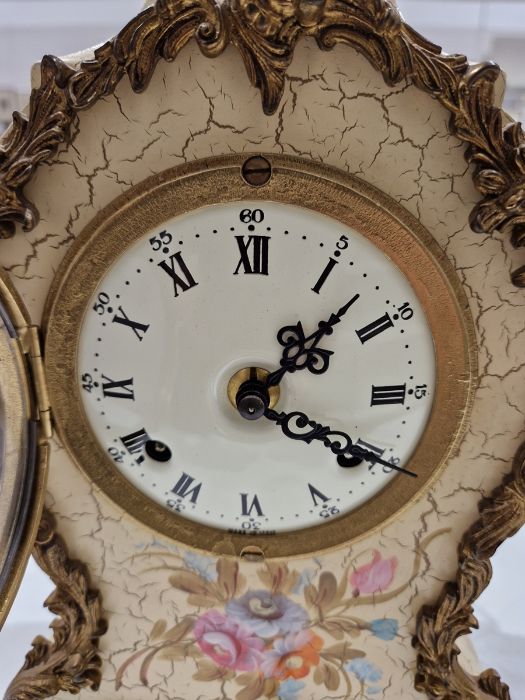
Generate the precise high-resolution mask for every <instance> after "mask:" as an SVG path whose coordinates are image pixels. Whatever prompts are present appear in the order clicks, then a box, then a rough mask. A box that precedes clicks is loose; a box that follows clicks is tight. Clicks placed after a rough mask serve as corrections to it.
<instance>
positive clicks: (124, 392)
mask: <svg viewBox="0 0 525 700" xmlns="http://www.w3.org/2000/svg"><path fill="white" fill-rule="evenodd" d="M102 379H103V380H104V383H103V384H102V391H103V393H104V397H111V398H114V399H131V400H132V401H135V393H134V391H133V379H121V380H119V381H117V382H115V381H113V379H109V378H108V377H105V376H104V375H102Z"/></svg>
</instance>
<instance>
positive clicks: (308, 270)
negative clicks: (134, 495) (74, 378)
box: [78, 200, 436, 533]
mask: <svg viewBox="0 0 525 700" xmlns="http://www.w3.org/2000/svg"><path fill="white" fill-rule="evenodd" d="M350 301H351V302H352V303H351V305H350V304H348V302H350ZM345 305H347V306H348V308H346V309H345V313H344V315H342V316H341V318H340V319H338V322H337V324H336V325H334V326H333V328H331V329H330V333H326V334H325V335H323V337H322V338H321V339H320V340H319V342H318V344H317V348H318V349H321V351H323V350H326V351H330V352H331V353H333V354H332V355H330V356H329V367H328V369H327V371H326V372H324V373H322V374H316V373H315V371H314V372H309V371H308V370H305V371H296V372H293V373H291V372H286V373H285V374H284V376H283V378H282V380H281V382H280V398H279V401H278V405H277V407H276V410H279V411H287V412H291V411H304V412H305V413H307V414H308V416H309V417H310V418H311V419H313V420H315V421H317V422H319V423H322V424H323V425H329V426H330V427H331V429H332V430H336V431H337V430H339V431H344V432H346V433H348V435H349V436H350V437H351V439H352V441H353V442H354V443H355V444H356V445H358V446H360V447H361V448H363V449H365V450H367V451H368V453H370V456H369V459H362V460H360V459H356V458H350V459H348V458H343V459H339V461H338V459H337V457H336V455H334V454H333V453H332V452H331V451H330V450H327V449H326V448H325V447H324V446H323V445H322V443H320V442H312V443H311V444H305V443H304V442H298V441H292V440H289V439H287V438H286V437H285V435H283V433H282V431H281V430H279V429H278V428H277V427H276V426H275V424H274V423H272V422H271V421H269V420H267V419H266V418H265V417H262V418H260V419H259V420H254V421H249V420H245V419H244V418H243V416H242V415H241V414H240V413H239V411H238V410H237V409H236V408H235V407H234V406H233V405H232V402H231V401H230V400H229V397H228V386H229V384H230V381H231V380H232V377H234V376H235V375H236V373H238V372H239V371H240V370H243V369H246V370H247V371H249V370H250V368H263V369H265V370H267V371H270V372H272V371H274V370H276V369H278V368H279V361H280V359H281V356H282V353H283V344H280V343H279V342H278V338H277V334H278V331H279V330H280V329H281V328H283V327H286V326H290V327H293V326H296V324H298V322H300V323H301V330H302V331H304V335H305V336H309V335H310V334H312V333H315V331H317V330H318V328H319V326H318V324H319V323H320V322H323V321H328V320H329V319H330V317H331V314H335V313H337V311H338V310H339V309H341V307H344V306H345ZM435 364H436V362H435V353H434V346H433V339H432V333H431V330H430V328H429V325H428V322H427V319H426V316H425V311H424V310H423V308H422V306H421V304H420V302H419V300H418V298H417V296H416V294H415V292H414V290H413V288H412V287H411V285H410V283H409V282H408V280H407V279H406V277H405V276H404V275H403V274H402V272H401V271H400V270H399V268H398V267H397V266H396V265H395V264H394V263H393V262H392V260H390V259H389V258H388V257H387V256H386V255H385V254H384V253H383V252H382V251H381V250H379V249H378V248H377V247H376V246H374V245H373V244H372V243H371V242H370V241H369V240H367V239H366V238H365V237H364V236H363V235H361V234H360V233H359V232H357V231H356V230H354V229H353V228H350V227H349V226H347V225H344V224H342V223H341V222H340V221H337V220H335V219H333V218H330V217H328V216H325V215H322V214H319V213H317V212H314V211H311V210H307V209H304V208H301V207H299V206H295V205H290V204H283V203H277V202H272V201H264V200H263V201H240V202H230V203H223V204H216V205H214V206H207V207H202V208H200V209H197V210H196V211H193V212H191V213H188V214H185V215H182V216H178V217H175V218H172V219H169V220H166V221H164V222H162V224H161V225H159V226H157V227H155V228H153V229H151V230H149V231H144V232H143V235H142V237H140V238H139V239H138V240H137V242H136V243H135V244H134V245H133V246H131V247H130V248H129V249H127V250H126V251H125V252H124V253H123V254H122V255H121V256H120V257H119V258H118V259H117V260H116V261H115V263H114V264H113V265H112V267H111V268H110V270H109V271H108V272H107V273H106V274H105V276H104V277H103V278H102V279H101V280H100V282H99V284H98V286H97V288H96V290H95V292H94V294H93V295H92V297H91V300H90V301H89V303H88V305H87V307H86V312H85V316H84V319H83V323H82V328H81V332H80V340H79V349H78V381H79V382H80V384H81V386H82V391H81V396H82V402H83V406H84V409H85V412H86V414H87V418H88V421H89V424H90V426H91V428H92V431H93V433H94V435H95V437H96V439H97V441H98V442H99V444H100V445H101V446H102V448H103V449H104V451H105V452H106V453H107V455H108V456H109V457H110V458H111V459H112V461H113V462H114V465H115V467H116V468H117V469H118V470H119V471H120V472H121V473H122V474H123V475H124V476H125V477H126V479H128V480H129V481H131V482H132V483H133V484H134V486H135V487H136V488H137V489H139V490H140V491H141V492H143V493H144V494H146V495H147V496H148V497H150V498H152V499H154V500H155V501H157V502H158V503H159V504H161V505H162V506H164V507H165V508H167V509H169V510H173V511H175V512H177V513H179V514H181V515H183V516H185V517H187V518H190V519H192V520H195V521H198V522H200V523H202V524H205V525H209V526H213V527H216V528H221V529H225V530H230V531H240V532H256V533H274V532H280V531H289V530H295V529H300V528H304V527H308V526H312V525H316V524H318V523H320V522H323V521H325V520H327V519H331V518H335V517H338V516H340V515H343V514H345V513H348V512H350V511H352V510H353V509H355V508H356V507H358V506H360V505H362V504H363V503H364V502H366V501H368V500H370V499H371V498H373V497H374V495H375V494H377V493H378V492H379V491H380V490H382V489H383V488H384V487H385V486H387V485H388V483H389V482H390V481H391V480H392V479H393V478H394V477H396V478H408V477H406V476H401V477H397V476H396V472H395V471H393V470H392V469H391V468H390V467H388V466H386V464H391V465H394V466H396V465H400V466H402V467H408V466H410V469H411V470H412V471H414V472H415V473H417V472H418V464H417V462H412V461H411V455H412V454H413V452H414V449H415V447H416V445H417V444H418V442H419V440H420V438H421V436H422V434H423V432H424V430H425V426H426V425H427V421H428V418H429V415H430V411H431V407H432V403H433V397H434V391H435V381H436V372H435ZM318 366H319V365H318ZM314 370H315V367H314ZM374 455H375V456H377V457H378V458H380V459H381V460H382V461H383V462H385V463H386V464H377V463H374V461H373V456H374ZM345 460H346V461H345ZM341 464H345V465H346V468H345V467H344V466H341ZM349 464H351V465H352V466H350V467H348V465H349Z"/></svg>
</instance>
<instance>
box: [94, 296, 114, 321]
mask: <svg viewBox="0 0 525 700" xmlns="http://www.w3.org/2000/svg"><path fill="white" fill-rule="evenodd" d="M109 302H110V298H109V295H108V294H106V292H100V294H99V295H98V297H97V301H96V303H95V304H94V305H93V311H96V312H97V314H98V315H99V316H104V314H105V313H106V311H109V312H110V313H111V310H110V308H109Z"/></svg>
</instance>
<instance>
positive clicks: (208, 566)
mask: <svg viewBox="0 0 525 700" xmlns="http://www.w3.org/2000/svg"><path fill="white" fill-rule="evenodd" d="M184 563H185V564H186V566H187V567H188V569H189V570H190V571H194V572H195V573H196V574H199V576H200V577H201V578H203V579H204V580H205V581H216V580H217V569H216V562H215V559H212V558H211V557H205V556H203V555H202V554H197V552H185V553H184Z"/></svg>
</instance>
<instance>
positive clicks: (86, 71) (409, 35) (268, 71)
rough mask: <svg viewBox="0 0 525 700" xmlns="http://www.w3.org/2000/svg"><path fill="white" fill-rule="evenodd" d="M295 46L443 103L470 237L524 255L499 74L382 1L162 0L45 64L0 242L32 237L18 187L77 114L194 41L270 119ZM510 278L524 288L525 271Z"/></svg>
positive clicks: (5, 174) (10, 164) (4, 160)
mask: <svg viewBox="0 0 525 700" xmlns="http://www.w3.org/2000/svg"><path fill="white" fill-rule="evenodd" d="M301 36H311V37H314V38H315V39H316V40H317V43H318V45H319V47H320V48H321V49H324V50H328V49H332V48H333V47H334V46H335V45H336V44H339V43H344V44H349V45H351V46H353V47H354V48H355V49H357V50H358V51H359V52H361V53H362V54H363V55H364V56H365V57H366V58H367V59H368V61H370V63H371V64H372V65H373V66H374V67H375V68H376V69H377V70H379V71H380V72H381V74H382V75H383V78H384V79H385V81H386V82H387V83H388V84H389V85H395V84H397V83H399V82H401V81H403V80H406V81H408V82H412V83H414V84H415V85H416V86H417V87H419V88H421V89H422V90H424V91H425V92H427V93H429V94H431V95H433V96H434V97H435V98H436V99H438V100H439V101H440V102H441V104H442V105H443V106H445V107H446V108H447V109H448V110H449V111H450V112H451V121H450V128H451V132H452V133H453V134H455V135H456V136H457V137H458V138H459V139H461V140H462V141H463V142H464V143H466V144H467V145H468V149H467V151H466V154H465V156H466V159H467V161H468V162H469V163H470V164H472V165H473V167H474V182H475V185H476V187H477V188H478V190H479V191H480V192H481V194H482V195H483V197H484V198H483V200H482V201H481V202H479V203H478V204H477V205H476V207H475V209H474V211H473V212H472V215H471V226H472V228H473V229H474V230H475V231H478V232H481V233H493V232H494V231H496V230H498V231H502V232H504V233H507V234H509V235H510V236H511V240H512V243H513V244H514V245H515V246H516V247H521V246H523V245H525V136H524V134H523V131H522V129H521V126H520V124H518V123H514V122H512V121H510V119H509V118H508V117H507V116H506V115H505V114H504V112H503V111H502V110H501V108H500V107H499V106H498V105H497V103H496V96H495V87H494V86H495V83H496V81H497V80H498V78H499V76H500V69H499V68H498V67H497V66H496V65H494V64H491V63H485V64H480V65H477V66H469V64H468V62H467V59H466V58H465V57H464V56H461V55H453V56H447V55H445V54H442V53H441V49H440V48H439V47H438V46H435V45H434V44H432V43H430V42H429V41H427V40H426V39H424V38H423V37H421V36H420V35H419V34H418V33H417V32H416V31H414V30H413V29H412V28H411V27H410V26H409V25H407V24H406V23H405V22H404V21H403V20H402V18H401V15H400V14H399V12H398V10H397V8H396V7H395V6H394V5H392V4H391V3H390V2H389V0H287V1H284V2H283V1H277V0H264V1H263V0H225V1H224V2H220V1H219V0H157V3H156V4H155V5H154V6H152V7H149V8H147V9H146V10H144V11H143V12H142V13H140V14H139V15H138V16H137V17H136V18H134V19H133V20H132V21H131V22H129V23H128V24H127V25H126V27H124V29H123V30H122V31H121V32H120V33H119V34H118V35H117V36H116V37H115V38H114V39H113V40H111V41H108V42H107V43H106V44H104V45H103V46H101V47H100V48H98V49H97V50H96V51H95V58H94V59H93V60H91V61H87V62H85V63H83V64H82V65H81V66H80V67H79V68H78V69H77V70H72V69H70V68H68V67H67V66H66V65H65V64H64V63H63V62H62V61H60V59H57V58H54V57H51V56H47V57H45V58H44V60H43V62H42V69H41V85H40V87H39V88H37V89H35V90H34V91H33V93H32V95H31V100H30V106H29V117H28V118H26V117H25V116H24V115H22V114H20V113H18V112H16V113H15V114H14V119H13V126H12V127H11V129H10V130H9V131H8V133H7V134H6V136H5V137H4V139H3V141H2V142H1V143H0V236H2V237H4V238H8V237H11V236H13V235H14V233H15V224H16V223H19V224H21V225H22V227H23V229H24V230H25V231H31V230H32V229H33V228H34V227H35V225H36V223H37V222H38V214H37V210H36V208H35V206H34V205H33V204H32V203H30V202H28V201H27V200H26V198H25V197H24V194H23V188H24V186H25V185H26V184H27V183H28V181H29V180H30V179H31V177H32V176H33V173H34V171H35V168H36V167H37V166H38V165H39V163H41V162H42V161H43V160H46V159H48V158H50V157H51V156H53V155H54V154H55V153H56V152H57V150H58V147H59V145H60V144H61V143H62V142H69V141H70V140H71V138H72V136H71V135H72V125H73V123H74V121H75V119H76V114H77V112H78V111H79V110H82V109H86V108H88V107H90V106H92V105H93V104H95V103H96V102H97V100H99V99H100V98H101V97H105V96H108V95H110V94H112V93H113V92H114V91H115V88H116V86H117V85H118V83H119V82H120V80H122V78H123V77H124V76H125V75H127V76H128V79H129V80H130V83H131V86H132V88H133V90H135V92H141V91H143V90H145V89H146V87H147V86H148V83H149V81H150V79H151V77H152V75H153V72H154V70H155V66H156V64H157V62H158V61H159V60H160V59H161V58H163V59H165V60H168V61H173V60H174V59H175V58H176V57H177V55H178V53H179V52H180V50H181V49H182V48H183V47H184V46H185V45H186V43H187V42H188V41H189V40H190V39H191V38H193V37H194V38H195V39H196V40H197V42H198V44H199V46H200V48H201V50H202V51H203V53H204V54H205V55H207V56H209V57H214V56H217V55H219V54H220V53H221V52H222V51H223V50H224V49H225V48H226V46H227V45H228V44H229V43H230V42H231V43H233V44H234V45H235V46H236V47H237V48H238V49H239V51H240V53H241V55H242V58H243V60H244V63H245V66H246V70H247V72H248V76H249V79H250V82H251V83H252V84H253V85H254V86H255V87H257V88H259V89H260V90H261V93H262V100H263V108H264V111H265V112H266V113H267V114H272V113H274V112H275V111H276V109H277V108H278V106H279V103H280V101H281V99H282V95H283V91H284V84H285V76H286V71H287V69H288V67H289V65H290V63H291V60H292V57H293V52H294V48H295V45H296V43H297V41H298V39H299V38H300V37H301ZM512 279H513V282H514V284H516V285H517V286H525V266H523V267H521V268H519V269H518V270H516V271H514V273H513V275H512Z"/></svg>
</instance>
